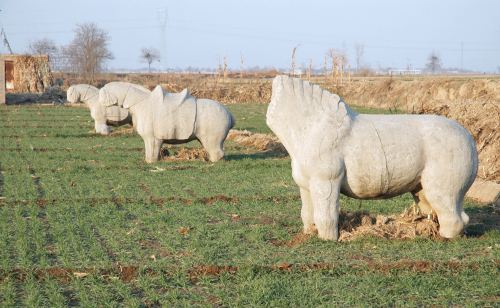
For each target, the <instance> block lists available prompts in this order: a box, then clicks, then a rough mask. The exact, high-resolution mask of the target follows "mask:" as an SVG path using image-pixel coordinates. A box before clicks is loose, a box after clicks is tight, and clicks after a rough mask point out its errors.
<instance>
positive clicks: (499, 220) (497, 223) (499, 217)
mask: <svg viewBox="0 0 500 308" xmlns="http://www.w3.org/2000/svg"><path fill="white" fill-rule="evenodd" d="M465 213H467V215H469V224H468V225H467V227H466V229H465V233H466V236H467V237H481V236H483V235H485V233H486V232H488V231H492V230H496V231H497V232H500V208H499V207H498V206H492V205H481V204H478V205H473V206H468V207H467V208H465Z"/></svg>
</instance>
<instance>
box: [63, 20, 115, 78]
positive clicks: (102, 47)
mask: <svg viewBox="0 0 500 308" xmlns="http://www.w3.org/2000/svg"><path fill="white" fill-rule="evenodd" d="M74 31H75V34H76V36H75V38H74V39H73V41H71V44H70V45H69V48H68V53H69V56H70V59H69V62H70V64H71V67H72V68H73V70H76V71H77V72H82V73H84V75H85V78H86V79H87V80H90V81H93V80H94V76H95V74H97V73H99V72H101V71H102V70H103V69H104V68H105V67H106V63H107V62H108V61H109V60H112V59H114V58H115V57H114V56H113V54H112V53H111V51H109V50H108V42H109V40H110V38H109V36H108V32H107V31H105V30H103V29H100V28H98V27H97V25H96V24H95V23H93V22H86V23H83V24H77V25H76V29H75V30H74Z"/></svg>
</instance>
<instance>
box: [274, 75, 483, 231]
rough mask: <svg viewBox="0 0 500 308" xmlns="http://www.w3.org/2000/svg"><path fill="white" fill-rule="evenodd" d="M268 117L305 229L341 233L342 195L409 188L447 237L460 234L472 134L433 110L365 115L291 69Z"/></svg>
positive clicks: (383, 194)
mask: <svg viewBox="0 0 500 308" xmlns="http://www.w3.org/2000/svg"><path fill="white" fill-rule="evenodd" d="M267 124H268V125H269V127H270V128H271V129H272V130H273V132H274V133H275V134H276V136H278V138H279V139H280V140H281V142H282V143H283V145H284V146H285V148H286V149H287V151H288V153H289V154H290V156H291V159H292V170H293V178H294V180H295V182H297V184H298V185H299V187H300V193H301V197H302V198H301V199H302V212H301V214H302V220H303V223H304V232H305V233H307V234H313V233H315V231H316V230H317V232H318V236H319V237H320V238H323V239H332V240H337V239H338V237H339V230H338V219H339V194H340V193H342V194H344V195H346V196H349V197H352V198H357V199H385V198H391V197H394V196H398V195H401V194H404V193H406V192H411V193H412V194H413V197H414V199H415V201H416V203H417V204H418V205H419V207H420V209H421V211H422V212H423V213H424V214H426V215H427V214H431V213H435V214H436V215H437V218H438V220H439V224H440V229H439V232H440V234H441V235H442V236H443V237H447V238H451V237H456V236H458V235H460V234H461V233H462V232H463V230H464V228H465V226H466V225H467V223H468V221H469V217H468V216H467V214H465V212H464V211H463V209H462V201H463V198H464V196H465V193H466V192H467V190H468V189H469V187H470V186H471V185H472V183H473V182H474V179H475V177H476V173H477V168H478V157H477V150H476V146H475V143H474V140H473V138H472V136H471V135H470V133H469V132H468V131H467V130H466V129H465V128H463V127H462V126H461V125H460V124H459V123H458V122H456V121H454V120H451V119H447V118H443V117H439V116H435V115H366V114H358V113H356V112H354V111H353V110H352V109H351V108H349V106H348V105H347V104H346V103H345V102H344V101H343V100H342V99H341V98H340V97H339V96H338V95H336V94H332V93H330V92H328V91H325V90H322V89H321V88H320V87H319V86H317V85H314V86H313V85H311V84H310V83H309V82H305V81H302V80H300V79H295V78H290V77H287V76H277V77H276V78H275V79H274V81H273V90H272V98H271V103H270V104H269V108H268V110H267Z"/></svg>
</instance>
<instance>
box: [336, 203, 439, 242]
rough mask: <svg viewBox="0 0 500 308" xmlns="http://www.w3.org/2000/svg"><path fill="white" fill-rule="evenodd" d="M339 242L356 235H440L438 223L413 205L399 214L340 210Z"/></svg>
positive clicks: (382, 236)
mask: <svg viewBox="0 0 500 308" xmlns="http://www.w3.org/2000/svg"><path fill="white" fill-rule="evenodd" d="M339 226H340V236H339V242H345V241H351V240H353V239H356V238H358V237H364V236H374V237H379V238H387V239H413V238H415V237H417V236H425V237H430V238H435V237H440V235H439V233H438V230H439V224H438V223H437V222H436V221H434V220H432V219H429V218H428V217H426V216H423V215H422V214H420V213H418V212H417V210H416V208H415V206H414V207H413V209H406V210H405V211H404V212H403V213H402V214H400V215H391V216H384V215H377V216H376V217H374V216H372V215H370V214H369V213H367V212H364V211H358V212H352V213H351V212H345V211H341V212H340V217H339Z"/></svg>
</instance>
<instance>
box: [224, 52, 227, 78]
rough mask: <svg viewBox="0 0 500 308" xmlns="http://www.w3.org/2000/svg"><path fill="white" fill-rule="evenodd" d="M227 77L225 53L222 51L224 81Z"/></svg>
mask: <svg viewBox="0 0 500 308" xmlns="http://www.w3.org/2000/svg"><path fill="white" fill-rule="evenodd" d="M226 78H227V64H226V53H224V83H226Z"/></svg>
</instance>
